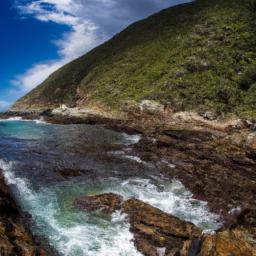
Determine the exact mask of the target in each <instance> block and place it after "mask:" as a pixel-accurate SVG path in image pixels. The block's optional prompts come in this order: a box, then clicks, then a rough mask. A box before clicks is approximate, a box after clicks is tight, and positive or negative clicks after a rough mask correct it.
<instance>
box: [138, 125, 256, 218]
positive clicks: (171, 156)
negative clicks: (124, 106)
mask: <svg viewBox="0 0 256 256" xmlns="http://www.w3.org/2000/svg"><path fill="white" fill-rule="evenodd" d="M152 138H153V139H149V138H148V139H147V138H144V139H142V140H140V142H139V143H138V144H137V145H135V151H136V152H137V155H138V156H140V158H141V159H142V160H149V161H152V162H154V163H155V164H156V165H157V167H158V168H159V170H160V171H161V172H162V173H163V174H164V175H165V176H167V177H170V178H178V179H179V180H180V181H181V182H182V183H183V184H184V185H185V186H186V187H187V188H188V189H189V190H190V191H191V192H192V193H193V194H194V197H195V198H197V199H201V200H204V201H207V202H208V203H209V207H210V208H211V209H212V210H213V211H214V212H216V213H218V214H220V215H221V216H222V217H223V219H224V220H225V221H227V222H228V221H229V219H230V218H232V214H230V212H231V211H232V209H233V208H237V207H241V208H242V209H243V208H246V207H248V206H253V205H254V204H255V200H256V161H255V151H253V150H251V149H249V148H246V149H245V148H242V147H239V146H236V145H232V144H230V143H227V141H226V139H225V137H224V138H223V137H220V136H216V135H214V134H212V133H209V132H202V131H186V130H164V131H162V132H159V133H158V134H157V135H156V136H155V137H152ZM154 138H155V139H154ZM156 159H158V160H156Z"/></svg>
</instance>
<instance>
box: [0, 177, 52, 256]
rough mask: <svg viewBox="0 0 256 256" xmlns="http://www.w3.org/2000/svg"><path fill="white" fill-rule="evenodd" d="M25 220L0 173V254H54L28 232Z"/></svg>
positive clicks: (17, 255) (26, 255) (27, 255)
mask: <svg viewBox="0 0 256 256" xmlns="http://www.w3.org/2000/svg"><path fill="white" fill-rule="evenodd" d="M25 222H26V220H25V219H24V217H22V213H21V211H20V210H19V208H18V207H17V205H16V202H15V201H14V200H13V198H12V196H11V193H10V190H9V188H8V187H7V186H6V184H5V180H4V178H3V176H2V174H0V255H3V256H46V255H55V254H54V253H51V252H47V251H46V250H44V249H43V248H42V246H41V245H40V243H39V242H38V241H36V239H34V237H33V236H32V235H31V234H30V233H29V231H28V230H27V228H26V225H25Z"/></svg>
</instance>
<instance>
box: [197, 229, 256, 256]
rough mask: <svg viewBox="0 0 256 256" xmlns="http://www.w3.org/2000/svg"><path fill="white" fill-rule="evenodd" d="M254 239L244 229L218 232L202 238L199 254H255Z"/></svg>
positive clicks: (243, 255)
mask: <svg viewBox="0 0 256 256" xmlns="http://www.w3.org/2000/svg"><path fill="white" fill-rule="evenodd" d="M254 239H255V238H254ZM254 239H253V236H252V234H251V233H250V232H248V231H247V230H245V229H233V230H226V231H223V232H219V233H217V234H216V235H210V236H207V237H206V238H205V239H204V241H203V245H202V249H201V252H200V256H228V255H232V256H255V255H256V246H255V241H253V240H254Z"/></svg>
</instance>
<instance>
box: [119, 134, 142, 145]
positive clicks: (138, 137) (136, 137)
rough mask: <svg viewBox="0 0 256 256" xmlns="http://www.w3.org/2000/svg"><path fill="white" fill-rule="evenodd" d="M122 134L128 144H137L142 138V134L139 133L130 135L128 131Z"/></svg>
mask: <svg viewBox="0 0 256 256" xmlns="http://www.w3.org/2000/svg"><path fill="white" fill-rule="evenodd" d="M122 135H123V137H124V139H125V140H126V145H133V144H137V143H138V142H139V141H140V140H141V135H139V134H134V135H129V134H127V133H122Z"/></svg>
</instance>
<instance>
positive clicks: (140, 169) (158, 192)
mask: <svg viewBox="0 0 256 256" xmlns="http://www.w3.org/2000/svg"><path fill="white" fill-rule="evenodd" d="M139 139H140V137H139V136H137V135H133V136H129V135H127V134H122V133H117V132H113V131H110V130H107V129H105V128H103V127H101V126H88V125H67V126H62V125H49V124H45V123H41V122H36V121H30V122H29V121H20V120H19V121H17V120H14V121H13V120H12V121H11V120H9V121H1V122H0V168H2V169H3V170H4V172H5V177H6V180H7V181H8V183H9V184H10V185H11V188H12V189H13V191H14V193H15V196H16V198H17V200H18V201H19V203H20V205H21V206H22V207H23V209H24V210H26V211H27V212H29V213H30V214H31V215H32V216H33V219H34V223H35V224H34V226H33V232H35V233H37V234H40V235H43V236H45V237H46V238H47V239H48V241H49V242H50V244H51V245H52V246H53V247H54V248H55V249H56V250H57V251H58V252H59V253H60V254H61V255H66V256H80V255H81V256H82V255H86V256H95V255H99V256H109V255H111V256H136V255H140V253H139V252H137V251H136V249H135V247H134V245H133V243H132V239H133V235H132V234H131V233H130V231H129V223H128V222H127V221H126V219H125V216H123V215H122V214H121V213H120V212H116V213H114V214H113V215H112V216H106V215H103V214H100V213H93V214H92V213H91V214H89V213H86V212H82V211H79V210H77V209H75V208H74V204H73V202H74V200H75V198H77V197H79V196H84V195H95V194H100V193H105V192H114V193H117V194H120V195H122V196H123V197H124V198H125V199H127V198H130V197H136V198H139V199H141V200H143V201H145V202H148V203H150V204H152V205H154V206H156V207H158V208H159V209H162V210H163V211H165V212H168V213H171V214H174V215H176V216H178V217H180V218H182V219H185V220H189V221H192V222H193V223H195V224H196V225H198V226H199V227H201V228H203V229H215V228H217V227H218V226H219V224H220V223H219V219H218V216H216V215H214V214H212V213H210V212H209V211H208V209H207V204H206V203H205V202H201V201H198V200H194V199H193V198H192V194H191V193H190V192H189V191H188V190H187V189H186V188H185V187H184V186H183V185H182V184H181V183H180V182H179V181H178V180H173V181H172V182H170V181H168V180H166V179H164V177H161V176H159V171H158V170H157V168H156V167H155V166H154V164H153V163H145V162H143V161H141V160H140V159H139V158H138V157H136V156H135V155H133V151H132V148H133V145H134V144H135V143H136V142H137V141H138V140H139ZM63 170H64V171H65V175H63V172H62V171H63ZM74 170H75V171H76V172H75V173H78V175H71V174H72V173H73V172H72V171H74ZM69 174H70V175H69Z"/></svg>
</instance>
